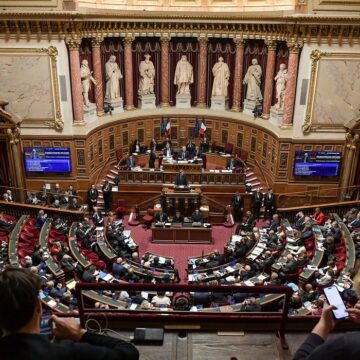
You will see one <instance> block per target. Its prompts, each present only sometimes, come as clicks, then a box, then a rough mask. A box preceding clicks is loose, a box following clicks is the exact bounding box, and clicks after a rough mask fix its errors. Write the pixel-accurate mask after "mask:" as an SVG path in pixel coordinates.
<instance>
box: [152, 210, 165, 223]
mask: <svg viewBox="0 0 360 360" xmlns="http://www.w3.org/2000/svg"><path fill="white" fill-rule="evenodd" d="M167 219H168V216H167V214H166V213H164V211H163V210H161V211H160V212H159V213H158V214H156V215H155V221H156V222H160V223H163V222H166V221H167Z"/></svg>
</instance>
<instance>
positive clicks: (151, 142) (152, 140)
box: [149, 138, 158, 152]
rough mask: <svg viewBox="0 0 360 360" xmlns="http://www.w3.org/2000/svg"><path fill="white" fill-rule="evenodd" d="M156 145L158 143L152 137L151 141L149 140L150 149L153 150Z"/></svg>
mask: <svg viewBox="0 0 360 360" xmlns="http://www.w3.org/2000/svg"><path fill="white" fill-rule="evenodd" d="M157 146H158V143H157V141H156V139H155V138H152V139H151V141H150V147H149V148H150V150H153V151H154V152H155V151H156V148H157Z"/></svg>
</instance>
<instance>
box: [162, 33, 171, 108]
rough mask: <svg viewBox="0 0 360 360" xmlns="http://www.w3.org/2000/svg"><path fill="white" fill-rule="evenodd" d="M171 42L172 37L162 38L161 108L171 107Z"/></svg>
mask: <svg viewBox="0 0 360 360" xmlns="http://www.w3.org/2000/svg"><path fill="white" fill-rule="evenodd" d="M169 42H170V37H168V36H162V37H161V38H160V43H161V75H160V106H161V107H169V106H170V103H169Z"/></svg>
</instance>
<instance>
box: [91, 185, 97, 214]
mask: <svg viewBox="0 0 360 360" xmlns="http://www.w3.org/2000/svg"><path fill="white" fill-rule="evenodd" d="M98 197H99V191H98V189H97V188H96V187H95V184H92V185H91V188H90V189H89V190H88V205H89V213H92V212H93V208H94V206H96V204H97V200H98Z"/></svg>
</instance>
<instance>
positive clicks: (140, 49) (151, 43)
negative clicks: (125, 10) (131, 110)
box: [132, 38, 161, 107]
mask: <svg viewBox="0 0 360 360" xmlns="http://www.w3.org/2000/svg"><path fill="white" fill-rule="evenodd" d="M132 53H133V56H132V60H133V74H134V75H133V81H134V82H133V86H134V105H135V107H137V106H138V89H139V65H140V62H141V61H143V60H144V59H145V58H144V55H145V54H150V55H151V58H150V60H151V61H152V62H153V63H154V66H155V88H154V90H155V95H156V105H159V103H160V79H161V46H160V42H159V39H157V38H154V39H149V38H146V39H141V38H136V40H135V41H134V42H133V43H132Z"/></svg>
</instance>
